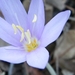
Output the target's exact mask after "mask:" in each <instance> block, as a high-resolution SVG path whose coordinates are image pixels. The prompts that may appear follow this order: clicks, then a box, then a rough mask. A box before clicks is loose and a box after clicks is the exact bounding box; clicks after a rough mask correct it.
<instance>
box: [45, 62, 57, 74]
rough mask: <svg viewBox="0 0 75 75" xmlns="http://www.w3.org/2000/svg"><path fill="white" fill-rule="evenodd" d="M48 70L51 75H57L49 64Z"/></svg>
mask: <svg viewBox="0 0 75 75" xmlns="http://www.w3.org/2000/svg"><path fill="white" fill-rule="evenodd" d="M46 68H47V69H48V71H49V73H50V74H51V75H57V74H56V72H55V71H54V70H53V68H52V66H51V65H50V64H49V63H48V64H47V66H46Z"/></svg>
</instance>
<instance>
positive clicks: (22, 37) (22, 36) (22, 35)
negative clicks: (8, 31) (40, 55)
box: [20, 33, 25, 42]
mask: <svg viewBox="0 0 75 75" xmlns="http://www.w3.org/2000/svg"><path fill="white" fill-rule="evenodd" d="M24 37H25V35H24V33H22V34H21V39H20V42H22V41H23V39H24Z"/></svg>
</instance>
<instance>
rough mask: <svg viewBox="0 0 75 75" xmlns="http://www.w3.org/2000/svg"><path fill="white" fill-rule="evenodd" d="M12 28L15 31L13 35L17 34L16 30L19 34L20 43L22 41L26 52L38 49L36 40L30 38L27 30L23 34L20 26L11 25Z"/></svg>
mask: <svg viewBox="0 0 75 75" xmlns="http://www.w3.org/2000/svg"><path fill="white" fill-rule="evenodd" d="M12 27H13V29H14V31H15V32H14V34H17V30H19V31H20V32H21V39H20V42H22V41H23V47H24V49H25V50H26V51H27V52H31V51H33V50H35V49H36V48H37V47H38V45H39V42H38V40H37V39H36V38H33V37H31V33H30V31H29V30H27V31H26V32H25V31H24V29H23V28H22V27H21V26H19V25H15V24H12Z"/></svg>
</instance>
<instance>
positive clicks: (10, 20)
mask: <svg viewBox="0 0 75 75" xmlns="http://www.w3.org/2000/svg"><path fill="white" fill-rule="evenodd" d="M0 9H1V11H2V13H3V15H4V18H5V20H4V19H3V18H1V17H0V38H1V39H3V40H4V41H6V42H7V43H9V44H10V46H6V47H1V48H0V60H4V61H7V62H10V63H15V64H17V63H22V62H25V61H26V62H27V63H28V64H29V65H30V66H33V67H36V68H40V69H44V68H45V66H46V64H47V63H48V59H49V53H48V51H47V50H46V48H45V47H46V46H47V45H48V44H50V43H52V42H53V41H55V40H56V39H57V38H58V36H59V35H60V33H61V31H62V29H63V27H64V25H65V23H66V21H67V20H68V18H69V16H70V10H67V11H64V12H61V13H59V14H57V15H56V16H55V17H54V18H53V19H52V20H51V21H49V22H48V23H47V24H46V25H45V26H44V24H45V16H44V5H43V2H42V0H31V4H30V8H29V11H28V14H27V13H26V11H25V10H24V8H23V6H22V4H21V2H20V0H0Z"/></svg>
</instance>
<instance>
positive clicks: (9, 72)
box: [8, 64, 14, 75]
mask: <svg viewBox="0 0 75 75" xmlns="http://www.w3.org/2000/svg"><path fill="white" fill-rule="evenodd" d="M13 67H14V64H10V67H9V71H8V75H12V69H13Z"/></svg>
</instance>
